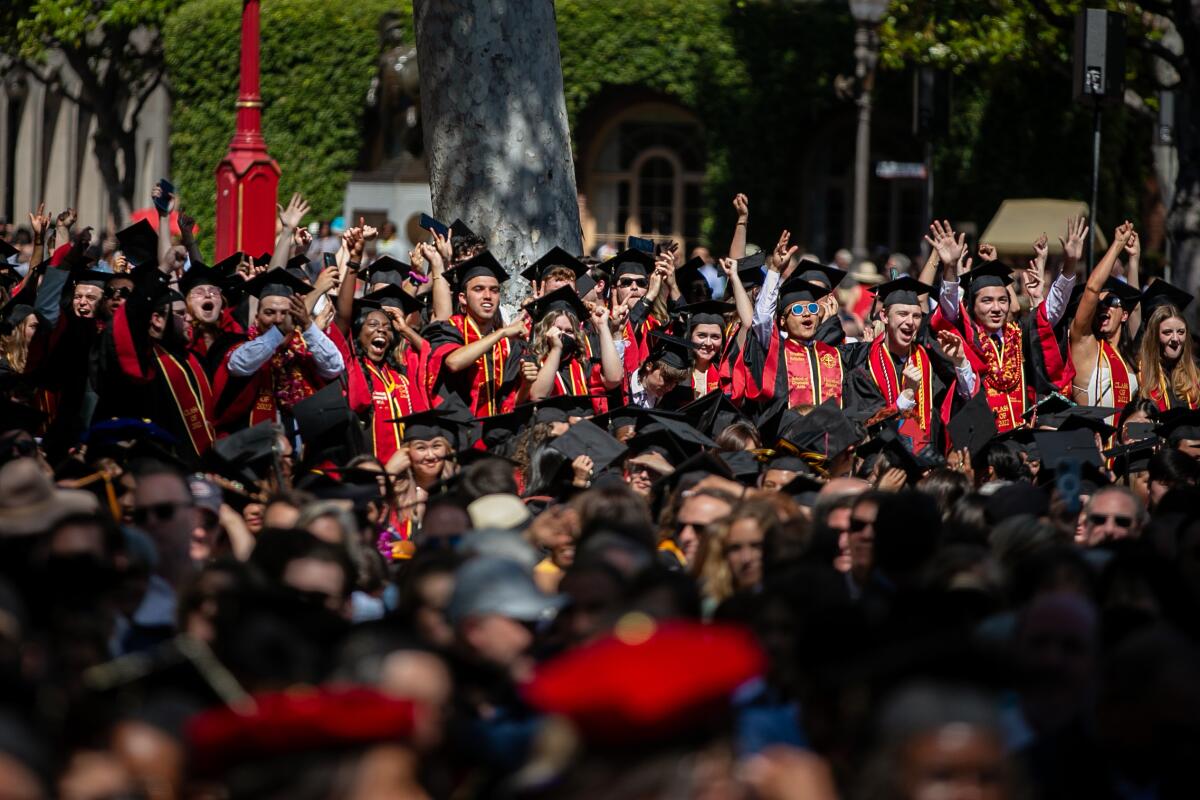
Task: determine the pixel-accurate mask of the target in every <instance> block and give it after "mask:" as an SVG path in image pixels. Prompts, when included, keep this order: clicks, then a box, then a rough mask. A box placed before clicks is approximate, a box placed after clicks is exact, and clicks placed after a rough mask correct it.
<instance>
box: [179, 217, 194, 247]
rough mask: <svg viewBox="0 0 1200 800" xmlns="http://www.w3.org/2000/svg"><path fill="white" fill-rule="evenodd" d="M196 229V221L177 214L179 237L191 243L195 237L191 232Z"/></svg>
mask: <svg viewBox="0 0 1200 800" xmlns="http://www.w3.org/2000/svg"><path fill="white" fill-rule="evenodd" d="M195 229H196V219H195V217H192V216H190V215H188V214H185V213H183V212H182V211H180V212H179V237H180V238H181V239H183V240H184V241H185V242H186V241H191V239H192V237H193V236H194V235H195V234H194V233H193V232H194V231H195Z"/></svg>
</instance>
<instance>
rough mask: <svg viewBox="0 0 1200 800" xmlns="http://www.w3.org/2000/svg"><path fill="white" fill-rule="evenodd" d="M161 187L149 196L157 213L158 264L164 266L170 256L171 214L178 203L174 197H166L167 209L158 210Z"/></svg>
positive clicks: (157, 187)
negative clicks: (152, 199)
mask: <svg viewBox="0 0 1200 800" xmlns="http://www.w3.org/2000/svg"><path fill="white" fill-rule="evenodd" d="M162 194H163V190H162V186H159V185H156V186H155V187H154V188H153V189H151V190H150V196H151V197H152V198H154V200H155V204H154V208H155V210H157V211H158V263H159V264H165V263H167V261H168V256H170V255H171V212H172V211H174V210H175V207H176V205H177V203H178V202H179V201H178V199H177V198H176V197H175V195H173V194H171V195H168V196H167V209H166V211H163V210H161V209H159V208H158V202H157V201H158V200H159V198H161V197H162Z"/></svg>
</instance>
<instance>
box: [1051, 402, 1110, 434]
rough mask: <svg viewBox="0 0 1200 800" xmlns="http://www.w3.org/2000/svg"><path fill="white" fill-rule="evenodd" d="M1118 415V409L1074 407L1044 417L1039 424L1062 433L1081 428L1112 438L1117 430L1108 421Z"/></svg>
mask: <svg viewBox="0 0 1200 800" xmlns="http://www.w3.org/2000/svg"><path fill="white" fill-rule="evenodd" d="M1116 413H1117V409H1115V408H1109V407H1108V406H1072V407H1071V408H1068V409H1067V410H1066V411H1060V412H1058V413H1057V414H1049V415H1047V416H1045V417H1042V418H1041V419H1040V420H1039V423H1040V424H1042V425H1047V426H1050V427H1052V428H1055V429H1056V430H1060V431H1073V430H1079V429H1081V428H1084V429H1087V430H1089V431H1095V432H1096V433H1098V434H1100V435H1101V436H1102V437H1104V438H1107V437H1109V436H1112V434H1113V432H1114V431H1115V430H1116V428H1115V427H1114V426H1112V425H1109V424H1108V422H1107V421H1106V420H1108V418H1109V417H1112V416H1113V415H1114V414H1116Z"/></svg>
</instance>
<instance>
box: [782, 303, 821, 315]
mask: <svg viewBox="0 0 1200 800" xmlns="http://www.w3.org/2000/svg"><path fill="white" fill-rule="evenodd" d="M820 310H821V307H820V306H819V305H817V304H816V303H793V304H792V307H791V308H789V309H788V311H790V312H791V314H792V316H793V317H798V316H800V315H801V314H803V313H804V312H806V311H807V312H808V313H809V314H816V313H817V312H818V311H820Z"/></svg>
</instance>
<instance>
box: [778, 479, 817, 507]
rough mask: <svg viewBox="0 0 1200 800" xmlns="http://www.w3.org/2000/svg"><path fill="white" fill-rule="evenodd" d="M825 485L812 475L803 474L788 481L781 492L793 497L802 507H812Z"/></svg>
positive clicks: (781, 488)
mask: <svg viewBox="0 0 1200 800" xmlns="http://www.w3.org/2000/svg"><path fill="white" fill-rule="evenodd" d="M824 485H825V484H824V483H822V482H821V479H820V478H818V477H817V476H815V475H812V474H811V473H806V472H802V473H800V474H798V475H797V476H796V477H794V478H792V479H791V480H790V481H788V482H787V483H786V484H785V485H784V486H782V487H780V489H779V491H781V492H783V493H784V494H786V495H788V496H789V497H792V498H794V499H795V500H796V502H797V503H799V504H800V505H802V506H811V505H813V504H814V503H815V502H816V500H817V493H818V492H820V491H821V487H822V486H824Z"/></svg>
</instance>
